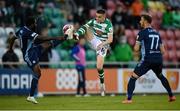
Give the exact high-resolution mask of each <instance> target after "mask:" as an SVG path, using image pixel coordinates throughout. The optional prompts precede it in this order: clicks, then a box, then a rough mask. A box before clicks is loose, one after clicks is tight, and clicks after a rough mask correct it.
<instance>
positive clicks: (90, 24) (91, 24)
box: [84, 19, 94, 27]
mask: <svg viewBox="0 0 180 111" xmlns="http://www.w3.org/2000/svg"><path fill="white" fill-rule="evenodd" d="M93 23H94V19H91V20H89V21H88V22H87V23H86V24H85V25H84V26H85V27H92V26H93Z"/></svg>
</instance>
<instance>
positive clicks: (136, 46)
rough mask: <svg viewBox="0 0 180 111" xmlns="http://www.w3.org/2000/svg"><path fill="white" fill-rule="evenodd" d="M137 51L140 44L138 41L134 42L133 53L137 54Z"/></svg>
mask: <svg viewBox="0 0 180 111" xmlns="http://www.w3.org/2000/svg"><path fill="white" fill-rule="evenodd" d="M139 50H140V43H139V41H136V44H135V46H134V51H135V52H139Z"/></svg>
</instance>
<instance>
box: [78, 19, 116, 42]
mask: <svg viewBox="0 0 180 111" xmlns="http://www.w3.org/2000/svg"><path fill="white" fill-rule="evenodd" d="M84 27H86V28H90V29H92V31H93V34H94V35H95V36H96V37H97V38H98V39H100V40H101V41H105V40H107V39H108V34H113V27H112V23H111V21H110V20H109V19H107V18H106V19H105V21H104V22H102V23H97V21H96V20H95V19H91V20H89V21H88V22H87V23H86V24H85V25H84ZM78 32H81V34H85V29H84V28H80V29H79V30H78ZM81 34H80V35H81Z"/></svg>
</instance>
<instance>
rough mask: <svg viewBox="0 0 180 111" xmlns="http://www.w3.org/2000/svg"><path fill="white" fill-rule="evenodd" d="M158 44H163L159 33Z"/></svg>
mask: <svg viewBox="0 0 180 111" xmlns="http://www.w3.org/2000/svg"><path fill="white" fill-rule="evenodd" d="M159 44H163V43H162V40H161V36H160V34H159Z"/></svg>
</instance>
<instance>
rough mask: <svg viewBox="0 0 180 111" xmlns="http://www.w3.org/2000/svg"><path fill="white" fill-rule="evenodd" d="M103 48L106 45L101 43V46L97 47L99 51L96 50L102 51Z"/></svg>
mask: <svg viewBox="0 0 180 111" xmlns="http://www.w3.org/2000/svg"><path fill="white" fill-rule="evenodd" d="M103 46H104V44H103V43H100V44H99V45H98V46H97V49H96V50H100V49H102V48H103Z"/></svg>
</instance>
